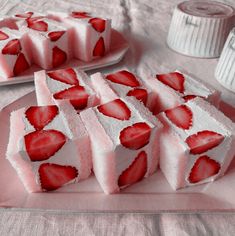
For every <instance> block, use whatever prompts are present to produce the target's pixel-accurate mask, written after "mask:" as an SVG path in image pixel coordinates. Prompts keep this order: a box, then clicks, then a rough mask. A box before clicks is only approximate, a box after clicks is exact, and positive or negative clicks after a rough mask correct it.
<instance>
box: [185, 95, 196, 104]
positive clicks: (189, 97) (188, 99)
mask: <svg viewBox="0 0 235 236" xmlns="http://www.w3.org/2000/svg"><path fill="white" fill-rule="evenodd" d="M196 97H197V96H196V95H192V94H191V95H186V96H183V99H184V101H185V102H187V101H190V100H192V99H194V98H196Z"/></svg>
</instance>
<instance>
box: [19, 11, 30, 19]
mask: <svg viewBox="0 0 235 236" xmlns="http://www.w3.org/2000/svg"><path fill="white" fill-rule="evenodd" d="M32 15H33V12H30V11H29V12H26V13H22V14H16V15H15V16H16V17H20V18H26V19H27V18H30V17H31V16H32Z"/></svg>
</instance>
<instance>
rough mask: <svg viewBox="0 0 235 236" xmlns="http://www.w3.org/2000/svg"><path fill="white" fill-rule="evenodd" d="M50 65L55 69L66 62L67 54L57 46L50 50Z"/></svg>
mask: <svg viewBox="0 0 235 236" xmlns="http://www.w3.org/2000/svg"><path fill="white" fill-rule="evenodd" d="M52 51H53V52H52V65H53V67H57V66H60V65H62V64H63V63H65V62H66V61H67V54H66V52H64V51H63V50H61V49H60V48H58V47H57V46H55V47H54V48H53V49H52Z"/></svg>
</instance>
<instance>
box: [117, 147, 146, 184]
mask: <svg viewBox="0 0 235 236" xmlns="http://www.w3.org/2000/svg"><path fill="white" fill-rule="evenodd" d="M146 172H147V154H146V152H145V151H142V152H140V153H139V154H138V156H137V157H136V158H135V160H134V161H133V162H132V164H131V165H130V166H129V167H128V168H127V169H126V170H125V171H123V172H122V174H121V175H120V177H119V179H118V185H119V187H123V186H127V185H130V184H134V183H136V182H138V181H140V180H142V179H143V178H144V176H145V173H146Z"/></svg>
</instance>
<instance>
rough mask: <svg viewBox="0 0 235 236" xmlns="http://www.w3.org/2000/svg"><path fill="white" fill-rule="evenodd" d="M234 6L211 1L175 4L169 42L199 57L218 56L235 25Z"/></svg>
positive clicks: (181, 50) (169, 44) (170, 44)
mask: <svg viewBox="0 0 235 236" xmlns="http://www.w3.org/2000/svg"><path fill="white" fill-rule="evenodd" d="M234 19H235V10H234V9H233V7H231V6H228V5H225V4H223V3H219V2H214V1H207V0H204V1H202V0H201V1H186V2H182V3H180V4H179V5H177V6H176V8H175V10H174V13H173V17H172V20H171V25H170V28H169V33H168V37H167V44H168V46H169V47H170V48H171V49H173V50H174V51H176V52H179V53H182V54H185V55H188V56H193V57H200V58H214V57H219V56H220V53H221V51H222V49H223V46H224V43H225V41H226V38H227V36H228V34H229V31H230V30H231V29H232V27H233V25H234Z"/></svg>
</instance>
